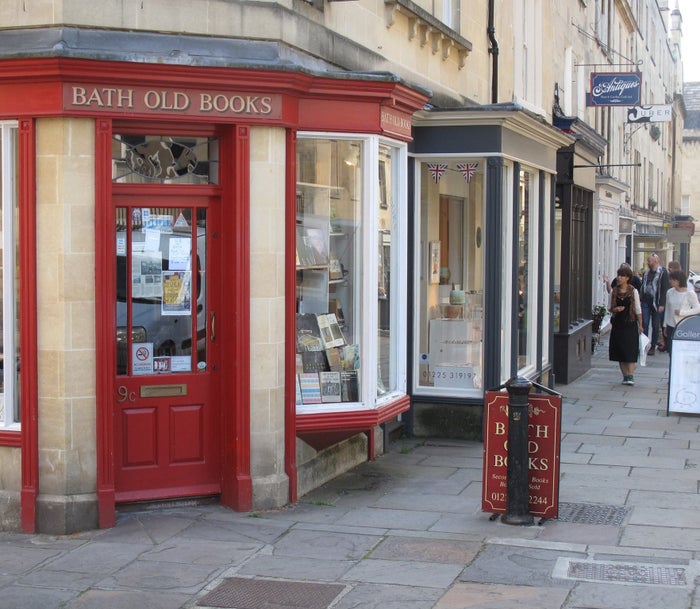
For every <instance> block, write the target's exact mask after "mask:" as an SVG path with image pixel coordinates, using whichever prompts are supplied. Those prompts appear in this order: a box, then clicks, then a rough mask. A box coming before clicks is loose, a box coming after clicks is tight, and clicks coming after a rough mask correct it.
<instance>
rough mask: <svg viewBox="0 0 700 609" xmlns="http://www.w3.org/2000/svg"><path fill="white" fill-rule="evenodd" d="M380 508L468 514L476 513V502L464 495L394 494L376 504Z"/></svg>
mask: <svg viewBox="0 0 700 609" xmlns="http://www.w3.org/2000/svg"><path fill="white" fill-rule="evenodd" d="M374 506H375V507H378V508H391V509H397V510H400V509H403V510H411V511H418V512H441V513H450V512H456V513H458V514H466V513H471V512H473V511H474V509H475V507H477V504H476V502H475V501H474V499H473V498H471V497H465V496H464V495H458V496H454V495H437V494H430V495H427V494H424V493H422V492H421V493H420V494H411V495H409V494H408V493H402V494H392V495H384V497H382V498H381V499H379V500H378V501H377V502H376V503H375V504H374Z"/></svg>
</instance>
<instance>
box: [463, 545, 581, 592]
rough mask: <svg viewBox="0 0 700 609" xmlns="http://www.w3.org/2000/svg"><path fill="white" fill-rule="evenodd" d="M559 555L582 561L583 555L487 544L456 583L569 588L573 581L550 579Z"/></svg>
mask: <svg viewBox="0 0 700 609" xmlns="http://www.w3.org/2000/svg"><path fill="white" fill-rule="evenodd" d="M562 556H569V557H573V558H580V559H583V558H585V554H577V553H572V552H563V553H562V552H558V551H556V550H543V549H537V548H532V547H523V546H508V545H489V546H487V547H486V548H484V550H483V551H482V552H480V553H479V555H478V556H477V557H476V559H475V560H474V561H473V562H472V563H471V564H470V565H469V566H468V567H467V568H466V569H464V571H462V573H461V574H460V576H459V581H461V582H479V583H491V584H516V585H518V586H540V587H554V588H571V587H573V585H574V582H571V581H567V580H562V579H554V578H553V577H552V573H553V571H554V567H555V565H556V563H557V560H558V559H559V558H561V557H562Z"/></svg>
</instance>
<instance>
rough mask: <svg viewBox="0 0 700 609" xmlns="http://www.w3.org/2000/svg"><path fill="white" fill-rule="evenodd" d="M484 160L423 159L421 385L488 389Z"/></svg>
mask: <svg viewBox="0 0 700 609" xmlns="http://www.w3.org/2000/svg"><path fill="white" fill-rule="evenodd" d="M483 168H484V162H483V159H456V160H455V159H449V160H442V161H437V162H424V163H421V166H420V198H419V199H420V206H421V208H420V216H419V217H420V233H419V234H420V244H421V247H420V248H419V251H420V260H417V261H416V268H417V269H418V271H419V272H420V280H419V284H418V285H419V286H420V287H419V297H420V300H419V302H420V314H419V315H418V320H417V323H418V328H417V332H416V337H417V341H418V343H417V346H418V348H417V350H416V361H415V366H414V378H415V379H416V383H415V384H416V392H417V393H425V394H434V395H451V396H459V395H464V396H469V395H481V392H482V365H483V364H482V362H483V340H482V330H483V321H484V310H483V292H484V273H485V271H486V272H488V269H484V257H483V230H484V210H483V207H484V202H483V200H484V169H483Z"/></svg>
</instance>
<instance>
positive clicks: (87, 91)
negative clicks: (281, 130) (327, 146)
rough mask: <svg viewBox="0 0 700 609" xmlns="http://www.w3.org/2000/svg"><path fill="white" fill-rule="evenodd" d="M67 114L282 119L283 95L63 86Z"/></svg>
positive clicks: (156, 88)
mask: <svg viewBox="0 0 700 609" xmlns="http://www.w3.org/2000/svg"><path fill="white" fill-rule="evenodd" d="M63 109H64V110H65V111H74V110H82V111H86V110H87V111H91V112H105V113H110V114H113V113H119V114H124V113H126V114H138V115H148V114H152V115H159V116H162V115H164V114H167V115H177V116H199V117H209V118H217V119H221V118H226V117H229V118H243V117H247V118H264V119H266V120H270V119H279V118H281V116H282V96H281V95H279V94H269V93H255V92H247V91H236V92H232V91H221V90H209V89H175V88H167V87H165V88H160V87H142V86H137V87H110V86H101V85H98V86H96V85H81V84H75V83H65V84H64V85H63Z"/></svg>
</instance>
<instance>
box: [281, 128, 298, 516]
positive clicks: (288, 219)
mask: <svg viewBox="0 0 700 609" xmlns="http://www.w3.org/2000/svg"><path fill="white" fill-rule="evenodd" d="M286 145H287V175H286V186H285V188H286V193H287V195H286V208H287V212H286V215H285V227H284V236H285V248H284V250H285V251H284V254H285V261H286V263H285V267H284V270H285V274H284V286H285V287H284V293H285V311H286V314H285V320H284V322H285V332H284V333H285V337H284V341H285V358H284V359H285V365H284V387H285V392H284V467H285V471H286V472H287V477H288V478H289V502H290V503H296V501H297V499H298V497H299V488H298V486H299V485H298V477H297V440H296V391H295V387H296V343H297V340H296V285H297V283H296V282H297V276H296V218H297V203H296V191H297V184H296V179H297V178H296V175H297V170H296V167H297V138H296V133H295V132H294V131H291V130H289V131H287V141H286Z"/></svg>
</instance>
